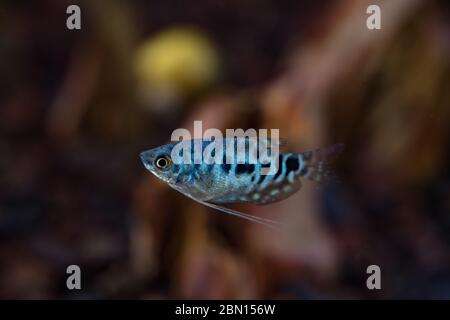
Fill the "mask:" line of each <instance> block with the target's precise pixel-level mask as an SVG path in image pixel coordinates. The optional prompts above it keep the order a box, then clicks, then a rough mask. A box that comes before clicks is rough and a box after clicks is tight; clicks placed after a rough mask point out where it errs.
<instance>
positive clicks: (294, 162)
mask: <svg viewBox="0 0 450 320" xmlns="http://www.w3.org/2000/svg"><path fill="white" fill-rule="evenodd" d="M298 168H300V163H299V161H298V157H297V156H294V155H291V156H289V157H288V158H287V159H286V175H288V174H289V172H291V171H294V172H296V171H297V170H298Z"/></svg>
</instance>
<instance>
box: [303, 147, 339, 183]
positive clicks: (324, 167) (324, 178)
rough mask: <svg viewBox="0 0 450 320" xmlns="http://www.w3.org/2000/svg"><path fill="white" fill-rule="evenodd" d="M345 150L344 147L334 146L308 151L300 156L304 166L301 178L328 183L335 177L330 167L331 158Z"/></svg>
mask: <svg viewBox="0 0 450 320" xmlns="http://www.w3.org/2000/svg"><path fill="white" fill-rule="evenodd" d="M343 149H344V145H343V144H341V143H339V144H334V145H331V146H329V147H325V148H320V149H316V150H313V151H307V152H303V153H301V154H300V156H301V158H302V160H303V166H302V169H301V171H300V176H303V177H305V178H307V179H309V180H313V181H316V182H318V183H326V182H329V181H330V180H333V178H334V177H335V176H334V175H333V174H332V172H331V170H330V167H329V162H330V160H331V158H332V157H333V156H335V155H337V154H338V153H339V152H341V151H342V150H343Z"/></svg>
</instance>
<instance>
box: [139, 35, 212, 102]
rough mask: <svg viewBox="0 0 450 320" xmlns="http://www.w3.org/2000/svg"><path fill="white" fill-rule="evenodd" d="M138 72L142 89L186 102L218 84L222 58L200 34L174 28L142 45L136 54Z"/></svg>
mask: <svg viewBox="0 0 450 320" xmlns="http://www.w3.org/2000/svg"><path fill="white" fill-rule="evenodd" d="M135 71H136V74H137V77H138V81H139V84H140V87H141V89H142V88H144V89H147V90H149V91H150V92H151V93H152V94H156V95H158V94H159V95H176V96H178V98H183V97H185V96H187V95H190V94H192V93H194V92H196V91H198V90H201V89H203V88H205V87H206V86H207V85H209V84H211V83H213V82H214V81H215V80H216V78H217V74H218V56H217V52H216V50H215V48H214V46H213V45H212V44H211V43H210V41H209V40H208V39H207V38H206V36H205V35H204V34H203V33H201V32H200V31H199V30H196V29H194V28H187V27H185V28H181V27H180V28H173V29H169V30H165V31H162V32H160V33H159V34H157V35H156V36H154V37H151V38H149V39H148V40H146V41H144V42H143V43H142V45H141V46H140V47H139V48H138V49H137V52H136V60H135ZM158 91H160V92H159V93H158ZM147 94H148V93H147Z"/></svg>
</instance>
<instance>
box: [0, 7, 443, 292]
mask: <svg viewBox="0 0 450 320" xmlns="http://www.w3.org/2000/svg"><path fill="white" fill-rule="evenodd" d="M70 4H78V5H79V6H80V8H81V26H82V29H81V30H68V29H67V28H66V19H67V17H68V14H66V8H67V6H68V5H70ZM369 4H378V5H379V6H380V7H381V10H382V15H381V17H382V29H381V30H368V29H367V28H366V18H367V17H368V15H367V14H366V8H367V6H368V5H369ZM448 6H449V5H448V2H447V1H444V0H442V1H438V0H434V1H419V0H389V1H375V0H373V1H357V0H342V1H298V0H296V1H275V0H267V1H256V0H239V1H237V0H231V1H224V0H223V1H205V0H198V1H143V0H142V1H112V0H111V1H101V2H100V1H70V2H69V1H56V0H55V1H49V0H48V1H40V2H31V1H13V0H9V1H2V3H1V4H0V155H1V156H0V297H1V298H12V299H22V298H33V299H54V298H58V299H73V298H86V299H98V298H108V299H109V298H137V299H165V298H199V299H219V298H220V299H246V298H249V299H259V298H287V299H335V298H338V299H341V298H351V299H357V298H370V299H379V298H388V299H392V298H394V299H398V298H428V299H443V298H446V299H449V298H450V250H449V249H450V248H449V245H450V180H449V178H450V172H449V166H450V157H449V152H448V150H449V147H450V139H449V138H450V132H449V124H450V121H449V120H450V108H449V107H450V104H449V102H450V97H449V93H450V90H449V89H450V88H449V83H450V82H449V80H450V79H449V78H450V77H449V75H450V73H449V59H448V57H449V51H450V41H449V39H450V28H449V27H450V19H449V18H450V16H449V10H448V9H449V8H448ZM193 120H203V125H204V129H206V128H208V127H216V128H220V129H222V130H224V129H225V128H269V129H270V128H280V130H281V132H280V133H281V136H283V137H285V138H286V139H287V140H288V141H289V142H290V144H291V145H292V147H293V148H294V149H295V150H298V151H304V150H308V149H315V148H318V147H321V146H326V145H329V144H332V143H336V142H343V143H345V145H346V149H345V152H344V153H343V154H342V155H341V156H340V157H338V159H337V161H336V162H335V166H334V168H335V171H336V173H337V175H338V176H339V181H338V182H335V183H331V184H328V185H326V186H323V187H320V188H318V187H317V186H314V185H313V184H309V183H305V184H304V187H303V188H302V190H301V192H299V193H298V194H296V195H294V196H292V197H291V198H289V199H287V200H285V201H282V202H279V203H276V204H273V205H270V206H264V207H255V206H236V208H238V209H239V210H242V211H244V212H249V213H252V214H255V215H258V216H261V217H268V218H272V219H277V220H281V221H283V222H286V224H288V225H289V228H288V229H286V230H283V232H279V233H274V232H273V231H272V230H270V229H267V228H264V227H261V226H259V225H255V224H252V223H250V222H247V221H243V220H241V219H237V218H235V217H230V216H226V215H223V214H221V213H219V212H216V211H212V210H210V209H208V208H206V207H202V206H200V205H199V204H197V203H194V202H192V201H191V200H189V199H187V198H185V197H184V196H183V195H181V194H178V193H176V192H175V191H174V190H172V189H169V187H167V186H166V185H164V184H163V183H162V182H160V181H158V180H157V179H156V178H155V177H153V176H152V175H151V174H150V173H148V172H146V171H145V169H144V167H143V166H142V164H141V163H140V161H139V159H138V154H139V152H141V151H143V150H145V149H148V148H152V147H155V146H159V145H162V144H164V143H167V142H168V140H169V139H170V134H171V132H172V131H173V130H174V129H176V128H179V127H186V128H190V127H191V126H192V124H193ZM70 264H77V265H79V266H80V267H81V270H82V290H80V291H76V290H74V291H69V290H67V288H66V286H65V285H66V277H67V275H66V273H65V271H66V267H67V266H68V265H70ZM371 264H376V265H379V266H380V267H381V270H382V290H374V291H370V290H368V289H367V288H366V278H367V276H368V275H367V274H366V268H367V266H368V265H371Z"/></svg>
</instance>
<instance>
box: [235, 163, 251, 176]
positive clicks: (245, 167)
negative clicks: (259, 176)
mask: <svg viewBox="0 0 450 320" xmlns="http://www.w3.org/2000/svg"><path fill="white" fill-rule="evenodd" d="M254 171H255V165H254V164H249V163H245V164H244V163H239V164H238V165H236V174H243V173H248V174H252V173H253V172H254Z"/></svg>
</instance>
